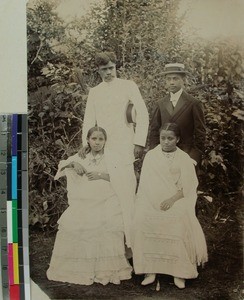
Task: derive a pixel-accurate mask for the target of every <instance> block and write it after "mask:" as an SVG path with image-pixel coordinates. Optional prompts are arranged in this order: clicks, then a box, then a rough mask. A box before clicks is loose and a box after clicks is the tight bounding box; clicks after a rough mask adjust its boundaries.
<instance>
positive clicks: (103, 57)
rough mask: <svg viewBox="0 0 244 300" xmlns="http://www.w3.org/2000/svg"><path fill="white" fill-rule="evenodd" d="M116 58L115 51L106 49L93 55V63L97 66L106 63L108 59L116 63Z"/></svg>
mask: <svg viewBox="0 0 244 300" xmlns="http://www.w3.org/2000/svg"><path fill="white" fill-rule="evenodd" d="M116 60H117V58H116V55H115V53H114V52H108V51H105V52H100V53H97V54H96V57H95V63H96V65H97V66H98V67H99V66H104V65H107V64H108V63H109V62H110V61H111V62H113V63H114V64H116Z"/></svg>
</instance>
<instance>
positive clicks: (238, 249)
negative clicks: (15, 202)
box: [30, 199, 243, 300]
mask: <svg viewBox="0 0 244 300" xmlns="http://www.w3.org/2000/svg"><path fill="white" fill-rule="evenodd" d="M239 204H240V202H239V201H238V199H236V202H235V203H234V205H233V207H232V208H231V209H232V210H231V215H230V216H229V217H228V214H226V213H225V212H224V210H223V211H222V215H220V214H219V215H218V216H217V218H215V217H216V214H212V215H211V214H209V213H206V212H208V206H209V205H210V204H204V205H200V208H198V209H199V211H198V218H199V220H200V222H201V224H202V226H203V230H204V232H205V235H206V239H207V243H208V251H209V262H208V263H207V264H206V266H205V268H204V269H202V268H199V276H198V278H197V279H194V280H187V282H186V288H185V289H184V290H179V289H178V288H176V287H175V286H174V284H173V280H172V277H170V276H166V275H159V276H158V281H159V283H160V287H161V288H160V291H158V292H157V291H156V283H154V284H152V285H149V286H146V287H143V286H141V285H140V282H141V280H142V278H143V277H142V276H138V275H134V274H133V277H132V279H131V280H127V281H123V282H122V283H121V284H120V285H113V284H108V285H106V286H102V285H101V284H93V285H92V286H82V285H76V284H65V283H60V282H55V281H49V280H48V279H47V277H46V270H47V269H48V264H49V262H50V258H51V254H52V248H53V245H54V241H55V235H56V234H55V233H54V232H52V233H51V232H44V231H40V230H37V229H34V228H31V229H30V266H31V278H32V279H33V281H35V282H36V283H37V284H38V285H39V286H40V287H41V288H42V289H43V291H45V292H46V294H47V295H48V296H49V297H50V298H51V299H89V300H92V299H94V300H95V299H123V300H125V299H142V300H143V299H167V300H178V299H179V300H181V299H182V300H183V299H184V300H186V299H187V300H198V299H199V300H206V299H214V300H218V299H219V300H225V299H226V300H227V299H234V300H235V299H236V300H241V299H243V294H242V290H241V289H242V280H241V279H242V276H243V268H242V230H241V215H240V206H239ZM236 207H238V209H237V208H236ZM229 209H230V207H228V211H229Z"/></svg>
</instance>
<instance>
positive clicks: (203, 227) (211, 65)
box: [26, 0, 244, 300]
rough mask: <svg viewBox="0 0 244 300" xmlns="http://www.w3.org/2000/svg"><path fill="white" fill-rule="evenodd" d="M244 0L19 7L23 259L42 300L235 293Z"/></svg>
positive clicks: (64, 0) (238, 287) (63, 1)
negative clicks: (23, 29) (23, 76)
mask: <svg viewBox="0 0 244 300" xmlns="http://www.w3.org/2000/svg"><path fill="white" fill-rule="evenodd" d="M243 13H244V2H243V1H242V0H204V1H203V0H202V1H201V0H29V1H27V6H26V26H27V69H28V124H29V253H30V276H31V279H32V281H33V282H34V283H35V284H36V285H37V286H39V288H40V289H41V290H42V292H43V297H44V294H45V295H46V296H47V297H48V298H49V299H94V300H95V299H133V300H134V299H166V300H170V299H172V300H173V299H174V300H175V299H177V300H178V299H189V300H198V299H199V300H205V299H226V300H227V299H236V300H240V299H242V298H243V290H242V278H243V253H242V251H243V240H242V185H243V127H242V126H243V125H242V124H243V120H244V110H243V100H244V63H243V58H244V29H243V28H244V21H243V20H244V19H243Z"/></svg>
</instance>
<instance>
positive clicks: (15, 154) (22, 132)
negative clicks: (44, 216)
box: [0, 114, 30, 300]
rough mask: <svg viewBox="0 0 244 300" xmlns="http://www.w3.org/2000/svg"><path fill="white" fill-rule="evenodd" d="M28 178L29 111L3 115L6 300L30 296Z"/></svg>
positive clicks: (1, 226) (0, 149) (0, 184)
mask: <svg viewBox="0 0 244 300" xmlns="http://www.w3.org/2000/svg"><path fill="white" fill-rule="evenodd" d="M27 180H28V175H27V115H26V114H13V115H12V114H11V115H10V114H6V115H0V230H1V238H0V246H1V256H0V259H1V272H0V280H1V282H0V284H1V290H0V299H3V300H5V299H6V300H9V299H10V300H22V299H23V300H28V299H30V272H29V249H28V245H29V243H28V194H27V189H28V184H27V182H28V181H27ZM1 296H2V297H1Z"/></svg>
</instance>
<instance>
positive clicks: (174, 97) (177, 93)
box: [170, 89, 183, 106]
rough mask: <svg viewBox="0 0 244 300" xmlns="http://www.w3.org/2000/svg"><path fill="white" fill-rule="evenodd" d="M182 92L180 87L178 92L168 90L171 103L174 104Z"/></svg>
mask: <svg viewBox="0 0 244 300" xmlns="http://www.w3.org/2000/svg"><path fill="white" fill-rule="evenodd" d="M182 92H183V89H180V90H179V91H178V92H176V93H171V92H170V101H171V102H172V104H173V105H174V106H175V105H176V104H177V102H178V100H179V98H180V96H181V94H182Z"/></svg>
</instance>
